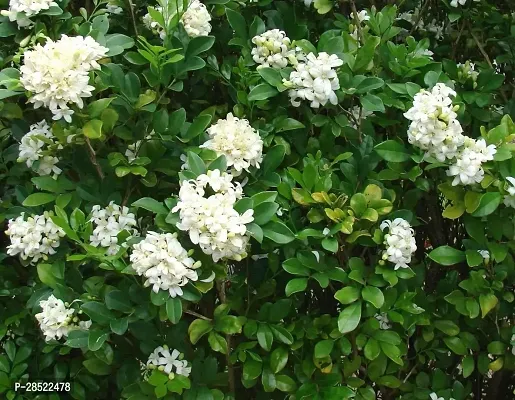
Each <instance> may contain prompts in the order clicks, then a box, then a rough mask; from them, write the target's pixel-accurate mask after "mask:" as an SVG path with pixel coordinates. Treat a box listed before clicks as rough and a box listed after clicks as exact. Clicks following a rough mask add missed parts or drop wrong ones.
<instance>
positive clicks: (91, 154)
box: [84, 136, 105, 180]
mask: <svg viewBox="0 0 515 400" xmlns="http://www.w3.org/2000/svg"><path fill="white" fill-rule="evenodd" d="M84 137H85V138H86V144H87V146H88V151H89V159H90V160H91V163H92V164H93V165H94V166H95V169H96V170H97V174H98V176H99V177H100V179H101V180H104V178H105V176H104V173H103V172H102V168H101V167H100V165H99V164H98V161H97V154H96V153H95V150H94V149H93V146H91V142H90V141H89V138H88V137H87V136H84Z"/></svg>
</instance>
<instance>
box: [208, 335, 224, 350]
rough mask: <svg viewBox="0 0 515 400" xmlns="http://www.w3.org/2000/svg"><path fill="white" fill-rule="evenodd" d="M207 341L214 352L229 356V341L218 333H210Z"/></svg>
mask: <svg viewBox="0 0 515 400" xmlns="http://www.w3.org/2000/svg"><path fill="white" fill-rule="evenodd" d="M207 341H208V343H209V346H211V348H212V349H213V350H214V351H217V352H219V353H222V354H227V340H225V338H224V337H223V336H222V335H220V334H218V333H216V332H215V331H211V332H209V336H208V337H207Z"/></svg>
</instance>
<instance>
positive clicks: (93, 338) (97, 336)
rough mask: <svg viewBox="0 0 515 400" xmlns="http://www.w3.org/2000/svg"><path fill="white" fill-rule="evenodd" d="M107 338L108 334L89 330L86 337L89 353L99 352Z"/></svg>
mask: <svg viewBox="0 0 515 400" xmlns="http://www.w3.org/2000/svg"><path fill="white" fill-rule="evenodd" d="M108 337H109V333H107V332H103V331H100V330H96V329H93V330H90V331H89V336H88V349H89V350H91V351H97V350H100V348H101V347H102V345H103V344H104V343H105V341H106V340H107V338H108Z"/></svg>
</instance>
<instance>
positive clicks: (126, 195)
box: [122, 175, 134, 207]
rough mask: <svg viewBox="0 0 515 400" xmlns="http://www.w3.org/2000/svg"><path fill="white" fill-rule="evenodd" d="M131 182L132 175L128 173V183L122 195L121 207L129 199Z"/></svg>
mask: <svg viewBox="0 0 515 400" xmlns="http://www.w3.org/2000/svg"><path fill="white" fill-rule="evenodd" d="M131 183H132V175H129V183H128V185H127V189H126V190H125V196H123V200H122V207H125V206H126V205H127V201H129V197H130V195H131V193H132V191H133V189H134V188H133V186H132V185H131Z"/></svg>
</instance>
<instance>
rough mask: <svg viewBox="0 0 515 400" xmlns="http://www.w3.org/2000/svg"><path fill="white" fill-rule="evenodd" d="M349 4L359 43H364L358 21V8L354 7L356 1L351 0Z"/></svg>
mask: <svg viewBox="0 0 515 400" xmlns="http://www.w3.org/2000/svg"><path fill="white" fill-rule="evenodd" d="M350 5H351V8H352V14H353V15H354V23H355V24H356V29H357V30H358V37H359V40H360V41H361V44H364V43H365V40H364V38H363V32H362V31H361V23H360V22H359V17H358V9H357V8H356V3H355V2H354V0H351V2H350Z"/></svg>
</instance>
